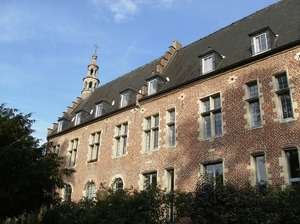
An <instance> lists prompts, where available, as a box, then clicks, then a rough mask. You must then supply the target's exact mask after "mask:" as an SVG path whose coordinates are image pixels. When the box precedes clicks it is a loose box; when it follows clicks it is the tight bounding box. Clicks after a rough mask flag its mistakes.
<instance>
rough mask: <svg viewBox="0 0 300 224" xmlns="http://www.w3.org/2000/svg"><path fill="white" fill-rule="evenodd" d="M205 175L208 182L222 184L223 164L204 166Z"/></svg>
mask: <svg viewBox="0 0 300 224" xmlns="http://www.w3.org/2000/svg"><path fill="white" fill-rule="evenodd" d="M205 173H206V174H207V175H208V176H207V177H208V178H209V180H210V181H212V182H213V183H215V184H223V164H222V162H220V163H213V164H208V165H205Z"/></svg>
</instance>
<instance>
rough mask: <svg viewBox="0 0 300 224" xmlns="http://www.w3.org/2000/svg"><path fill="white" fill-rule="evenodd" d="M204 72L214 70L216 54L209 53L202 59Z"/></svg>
mask: <svg viewBox="0 0 300 224" xmlns="http://www.w3.org/2000/svg"><path fill="white" fill-rule="evenodd" d="M201 60H202V68H201V69H202V74H205V73H208V72H211V71H213V70H214V55H213V54H209V55H207V56H205V57H203V58H202V59H201Z"/></svg>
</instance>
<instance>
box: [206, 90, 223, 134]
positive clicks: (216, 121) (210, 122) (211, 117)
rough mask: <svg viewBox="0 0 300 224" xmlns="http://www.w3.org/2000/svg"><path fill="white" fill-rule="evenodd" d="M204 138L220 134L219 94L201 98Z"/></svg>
mask: <svg viewBox="0 0 300 224" xmlns="http://www.w3.org/2000/svg"><path fill="white" fill-rule="evenodd" d="M201 104H202V113H201V116H202V123H203V132H204V133H203V136H204V138H211V137H214V136H219V135H221V134H222V112H221V98H220V94H216V95H213V96H210V97H207V98H204V99H201Z"/></svg>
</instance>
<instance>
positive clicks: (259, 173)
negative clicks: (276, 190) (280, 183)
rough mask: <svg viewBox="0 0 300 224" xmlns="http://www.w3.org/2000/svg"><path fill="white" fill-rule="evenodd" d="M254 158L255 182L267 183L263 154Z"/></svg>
mask: <svg viewBox="0 0 300 224" xmlns="http://www.w3.org/2000/svg"><path fill="white" fill-rule="evenodd" d="M254 160H255V176H256V184H259V185H265V184H267V172H266V161H265V156H264V155H259V156H255V157H254Z"/></svg>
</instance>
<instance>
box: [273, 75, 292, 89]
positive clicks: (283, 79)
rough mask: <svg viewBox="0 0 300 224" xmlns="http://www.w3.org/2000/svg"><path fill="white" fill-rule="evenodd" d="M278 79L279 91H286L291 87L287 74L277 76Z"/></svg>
mask: <svg viewBox="0 0 300 224" xmlns="http://www.w3.org/2000/svg"><path fill="white" fill-rule="evenodd" d="M276 79H277V85H278V89H285V88H288V87H289V86H288V81H287V77H286V74H284V75H280V76H277V77H276Z"/></svg>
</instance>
